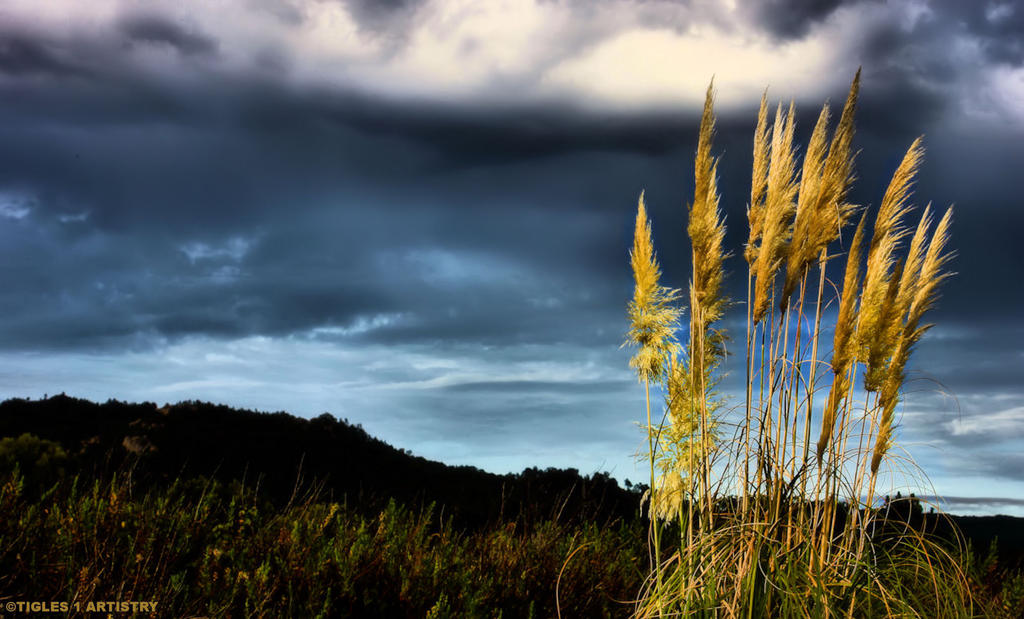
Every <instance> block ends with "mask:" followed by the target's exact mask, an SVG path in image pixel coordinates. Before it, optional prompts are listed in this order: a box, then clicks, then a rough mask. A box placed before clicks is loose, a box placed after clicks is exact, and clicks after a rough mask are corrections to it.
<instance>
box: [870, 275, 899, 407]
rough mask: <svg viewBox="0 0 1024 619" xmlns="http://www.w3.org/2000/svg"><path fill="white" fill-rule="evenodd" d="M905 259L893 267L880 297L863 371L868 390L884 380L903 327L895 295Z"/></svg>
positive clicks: (897, 293)
mask: <svg viewBox="0 0 1024 619" xmlns="http://www.w3.org/2000/svg"><path fill="white" fill-rule="evenodd" d="M905 263H906V261H905V259H903V258H901V259H899V260H898V261H897V262H896V266H894V267H893V270H892V274H891V275H890V276H889V285H888V286H887V287H886V289H885V296H884V297H883V299H882V306H881V307H880V308H879V310H878V315H879V320H878V327H877V328H878V333H877V334H876V335H875V337H874V338H873V339H872V345H871V347H870V348H869V349H868V360H867V369H866V370H865V372H864V385H865V388H866V389H867V390H868V391H877V390H878V389H879V387H880V386H881V384H882V381H883V380H885V374H886V372H887V371H888V368H889V361H890V359H891V358H892V354H893V351H895V350H896V344H897V343H898V342H899V335H900V330H901V329H902V328H903V319H904V318H905V317H906V313H905V312H904V313H903V314H901V313H900V311H899V307H898V305H897V296H898V295H899V292H900V280H902V279H903V270H904V269H903V267H904V265H905Z"/></svg>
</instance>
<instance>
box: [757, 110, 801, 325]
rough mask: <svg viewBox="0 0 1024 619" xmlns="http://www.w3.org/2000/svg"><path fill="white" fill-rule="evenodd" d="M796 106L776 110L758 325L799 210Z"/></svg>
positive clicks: (761, 253) (760, 252) (759, 258)
mask: <svg viewBox="0 0 1024 619" xmlns="http://www.w3.org/2000/svg"><path fill="white" fill-rule="evenodd" d="M793 107H794V106H793V103H792V102H791V103H790V104H789V113H788V114H787V115H785V116H783V114H782V105H781V104H780V105H779V107H778V108H776V111H775V124H774V126H773V128H772V151H771V161H770V163H769V166H768V187H767V191H766V194H765V209H764V218H763V223H762V229H761V246H760V248H759V249H758V255H757V260H756V262H755V263H754V267H753V269H754V276H755V280H756V281H755V287H754V313H753V321H754V324H757V323H759V322H760V321H761V319H762V318H764V315H765V312H766V311H767V309H768V298H769V296H770V294H771V289H772V283H773V282H774V281H775V274H776V273H777V272H778V270H779V267H780V266H781V265H782V260H783V259H784V258H785V256H786V251H787V249H788V245H789V239H790V234H791V226H792V218H793V213H794V211H795V209H796V203H795V198H796V192H797V189H798V186H797V181H796V163H795V157H794V154H793V130H794V118H793Z"/></svg>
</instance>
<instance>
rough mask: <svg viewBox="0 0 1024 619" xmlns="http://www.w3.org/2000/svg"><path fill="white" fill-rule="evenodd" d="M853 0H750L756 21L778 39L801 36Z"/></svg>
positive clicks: (748, 3)
mask: <svg viewBox="0 0 1024 619" xmlns="http://www.w3.org/2000/svg"><path fill="white" fill-rule="evenodd" d="M857 1H863V0H854V1H853V2H851V1H849V0H746V1H745V2H744V3H743V4H744V8H745V9H746V10H748V11H750V12H751V15H752V17H753V20H754V22H755V23H756V24H757V25H758V26H760V27H762V28H765V29H767V30H768V32H769V33H771V35H772V36H774V37H776V38H778V39H799V38H801V37H803V36H804V35H805V34H807V32H808V31H809V30H810V29H811V28H812V27H813V26H814V25H815V24H817V23H819V22H821V21H823V20H825V19H826V18H828V16H829V15H831V14H832V13H833V12H835V10H836V9H838V8H839V7H840V6H843V5H844V4H855V3H856V2H857Z"/></svg>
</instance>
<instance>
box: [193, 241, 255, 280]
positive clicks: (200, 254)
mask: <svg viewBox="0 0 1024 619" xmlns="http://www.w3.org/2000/svg"><path fill="white" fill-rule="evenodd" d="M253 243H254V240H253V239H246V238H243V237H238V236H236V237H232V238H230V239H228V240H227V241H225V242H224V243H222V244H220V245H211V244H209V243H202V242H199V241H194V242H191V243H185V244H184V245H182V246H180V247H179V248H178V249H180V250H181V252H182V253H184V254H185V255H186V256H187V257H188V259H189V262H191V263H192V264H195V263H196V262H199V261H201V260H213V259H227V260H231V261H234V262H239V261H241V260H242V258H244V257H245V256H246V254H248V253H249V250H250V249H251V248H252V245H253ZM227 274H229V273H226V272H225V273H222V275H227ZM235 274H236V275H237V273H235Z"/></svg>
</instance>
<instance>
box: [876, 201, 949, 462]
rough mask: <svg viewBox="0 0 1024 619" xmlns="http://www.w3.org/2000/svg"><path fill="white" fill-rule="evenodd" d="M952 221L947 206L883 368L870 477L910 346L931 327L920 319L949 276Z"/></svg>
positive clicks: (883, 449) (885, 446) (886, 441)
mask: <svg viewBox="0 0 1024 619" xmlns="http://www.w3.org/2000/svg"><path fill="white" fill-rule="evenodd" d="M926 215H927V214H926ZM952 218H953V208H952V207H950V208H949V209H947V210H946V213H945V215H943V216H942V219H941V220H940V221H939V224H938V225H937V226H936V227H935V232H934V233H932V239H931V242H930V243H929V244H928V252H927V253H926V254H925V256H924V260H923V261H922V262H921V271H920V273H919V274H918V275H917V277H916V278H915V281H916V285H915V287H914V296H913V299H912V300H911V301H910V308H909V310H908V313H907V316H906V322H904V323H903V330H902V332H901V333H900V335H899V340H898V342H897V344H896V346H895V350H894V351H893V355H892V359H891V361H890V363H889V367H888V368H887V370H888V371H887V373H886V375H885V378H884V383H883V385H882V387H881V390H880V392H879V402H880V405H881V407H882V417H881V421H880V428H879V431H878V438H877V439H876V440H875V449H874V452H873V454H872V457H871V474H872V475H874V474H876V473H877V472H878V467H879V465H880V464H881V462H882V458H883V457H884V456H885V454H886V453H887V452H888V451H889V448H890V447H891V446H892V421H893V416H894V413H895V411H896V404H897V402H898V401H899V388H900V386H901V385H902V384H903V381H904V379H905V378H906V376H905V374H904V371H905V369H906V364H907V360H908V359H909V358H910V353H911V351H912V349H913V347H914V345H915V344H916V343H917V342H918V341H919V340H920V339H921V336H923V335H924V334H925V332H926V331H927V330H928V329H930V328H931V325H930V324H926V325H922V324H921V319H922V318H923V317H924V314H925V312H927V311H928V310H929V309H931V307H932V306H933V305H934V304H935V301H936V300H937V299H938V286H939V284H941V283H942V282H943V281H944V280H945V279H946V278H947V277H949V276H950V275H951V273H949V272H942V269H943V267H944V266H945V265H946V263H947V262H949V260H950V258H952V257H953V254H952V253H943V248H944V247H945V245H946V243H948V242H949V225H950V222H951V221H952Z"/></svg>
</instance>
